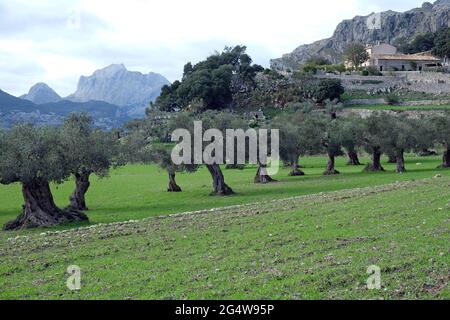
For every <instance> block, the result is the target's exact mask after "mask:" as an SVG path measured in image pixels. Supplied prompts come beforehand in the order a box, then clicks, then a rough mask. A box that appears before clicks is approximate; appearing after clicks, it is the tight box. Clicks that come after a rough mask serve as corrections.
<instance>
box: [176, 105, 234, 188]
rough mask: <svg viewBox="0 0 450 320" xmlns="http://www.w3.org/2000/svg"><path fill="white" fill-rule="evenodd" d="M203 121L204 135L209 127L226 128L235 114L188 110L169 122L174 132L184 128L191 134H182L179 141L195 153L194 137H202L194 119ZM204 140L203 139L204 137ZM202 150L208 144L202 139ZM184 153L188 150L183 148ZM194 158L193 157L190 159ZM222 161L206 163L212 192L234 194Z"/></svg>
mask: <svg viewBox="0 0 450 320" xmlns="http://www.w3.org/2000/svg"><path fill="white" fill-rule="evenodd" d="M197 120H198V121H199V120H201V121H202V124H203V125H202V132H201V134H202V136H203V134H204V133H205V131H206V130H208V129H212V128H215V129H218V130H221V129H223V128H226V127H227V126H228V124H230V123H231V122H232V121H233V116H232V115H231V114H227V113H221V112H213V111H210V112H206V113H204V114H202V115H193V114H189V113H186V112H180V113H178V114H176V115H175V116H174V117H173V118H172V119H171V120H170V122H169V128H170V130H171V131H172V132H173V131H174V130H177V129H184V130H186V133H188V134H189V137H184V136H181V137H180V139H182V141H178V142H179V143H182V144H183V145H184V146H185V147H187V148H189V149H190V151H191V153H192V154H193V151H194V150H195V146H194V144H195V142H194V138H197V139H198V138H200V139H201V138H202V137H196V136H195V132H194V121H197ZM187 138H189V141H186V140H187ZM202 140H203V139H202ZM200 147H201V150H199V151H200V152H201V153H202V154H203V152H204V151H205V147H206V144H205V143H204V142H203V141H202V143H201V144H200ZM182 151H183V154H184V152H185V151H186V150H184V149H183V150H182ZM190 160H192V159H190ZM220 165H221V163H217V162H211V163H209V164H206V165H205V166H206V168H207V169H208V171H209V173H210V175H211V178H212V185H213V191H212V192H211V195H220V196H225V195H231V194H234V191H233V189H231V188H230V187H229V186H228V185H227V184H226V183H225V178H224V175H223V172H222V169H221V168H220Z"/></svg>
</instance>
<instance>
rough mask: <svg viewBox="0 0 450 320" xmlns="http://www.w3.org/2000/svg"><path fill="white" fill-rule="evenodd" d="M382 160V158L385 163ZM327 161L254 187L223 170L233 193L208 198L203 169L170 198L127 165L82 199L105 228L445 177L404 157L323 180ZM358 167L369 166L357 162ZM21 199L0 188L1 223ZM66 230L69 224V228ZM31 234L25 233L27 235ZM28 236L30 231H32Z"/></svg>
mask: <svg viewBox="0 0 450 320" xmlns="http://www.w3.org/2000/svg"><path fill="white" fill-rule="evenodd" d="M385 160H387V159H385ZM326 161H327V159H326V157H307V158H304V159H301V160H300V163H301V165H302V166H304V168H303V169H302V170H303V171H304V172H305V173H306V176H304V177H289V176H288V173H289V169H281V170H280V172H279V173H278V175H277V176H275V179H277V180H278V182H277V183H271V184H267V185H256V184H254V183H253V178H254V175H255V173H256V167H247V168H246V169H244V170H224V171H223V172H224V175H225V180H226V182H227V183H228V185H230V186H231V187H232V188H233V190H234V191H235V192H236V193H237V194H236V195H234V196H229V197H212V196H210V195H209V194H210V192H211V191H212V186H211V177H210V175H209V172H208V171H207V170H206V169H205V168H202V169H200V170H199V171H198V172H195V173H181V174H177V182H178V184H179V185H180V186H181V188H182V189H183V192H181V193H169V192H166V190H167V183H168V178H167V173H166V172H165V171H164V170H161V169H160V168H159V167H158V166H154V165H128V166H126V167H122V168H119V169H116V170H113V171H111V174H110V177H109V178H105V179H98V178H97V177H95V176H93V177H92V178H91V188H90V189H89V192H88V193H87V195H86V199H87V200H86V201H87V205H88V207H89V209H90V210H89V212H88V215H89V218H90V220H91V221H90V222H91V223H108V222H117V221H125V220H130V219H142V218H146V217H151V216H158V215H164V214H169V213H178V212H185V211H194V210H200V209H205V208H216V207H223V206H229V205H235V204H243V203H251V202H259V201H265V200H270V199H276V198H286V197H291V196H297V195H306V194H314V193H319V192H327V191H336V190H342V189H351V188H357V187H365V186H371V185H381V184H386V183H392V182H395V181H404V180H413V179H423V178H430V177H433V176H434V175H435V174H437V173H440V174H443V175H445V174H449V175H450V172H448V170H442V169H436V168H437V167H438V166H439V164H440V162H441V157H440V156H436V157H416V156H414V155H410V156H408V157H407V158H406V168H407V170H409V171H408V172H407V173H405V174H401V175H400V174H397V173H395V172H394V169H395V164H388V163H386V162H385V163H383V166H384V167H385V169H386V170H387V171H386V172H384V173H375V174H367V173H363V172H362V170H363V168H364V166H356V167H353V166H347V165H346V161H347V159H346V158H344V157H340V158H337V163H336V164H337V169H338V170H339V171H340V172H341V175H337V176H331V177H330V176H323V175H322V172H323V171H324V168H325V165H326ZM361 162H362V163H367V162H369V159H368V158H361ZM73 188H74V183H73V182H72V181H68V182H66V183H64V184H62V185H53V186H52V190H53V195H54V198H55V201H56V203H57V205H59V206H60V207H64V206H66V205H67V204H68V198H69V196H70V194H71V192H72V191H73ZM22 203H23V198H22V194H21V189H20V185H19V184H16V185H10V186H4V185H0V224H1V225H3V224H4V223H5V222H7V221H9V220H12V219H14V218H15V217H16V216H17V215H18V214H19V213H20V211H21V205H22ZM68 227H70V225H69V226H68ZM26 232H30V231H26ZM31 232H33V231H31Z"/></svg>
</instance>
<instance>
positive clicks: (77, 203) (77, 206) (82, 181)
mask: <svg viewBox="0 0 450 320" xmlns="http://www.w3.org/2000/svg"><path fill="white" fill-rule="evenodd" d="M90 175H91V174H90V173H76V174H75V175H74V176H75V191H74V192H73V193H72V195H71V196H70V205H69V208H70V209H74V210H78V211H87V210H88V208H87V207H86V197H85V195H86V193H87V191H88V190H89V186H90V185H91V183H90V182H89V176H90Z"/></svg>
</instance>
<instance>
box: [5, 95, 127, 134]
mask: <svg viewBox="0 0 450 320" xmlns="http://www.w3.org/2000/svg"><path fill="white" fill-rule="evenodd" d="M72 112H87V113H89V114H90V115H91V117H92V118H93V120H94V123H95V125H96V126H97V127H100V128H104V129H111V128H115V127H119V126H121V125H122V124H123V123H125V122H126V121H128V120H130V118H129V117H128V116H127V115H126V114H124V113H123V112H122V111H121V108H120V107H118V106H116V105H112V104H109V103H107V102H104V101H88V102H73V101H69V100H59V101H57V102H49V103H44V104H35V103H33V102H31V101H29V100H25V99H21V98H17V97H14V96H12V95H10V94H8V93H6V92H4V91H2V90H0V127H11V126H13V125H14V124H17V123H21V122H27V123H33V124H36V125H59V124H61V123H62V121H63V120H64V118H65V117H67V116H68V115H69V114H70V113H72Z"/></svg>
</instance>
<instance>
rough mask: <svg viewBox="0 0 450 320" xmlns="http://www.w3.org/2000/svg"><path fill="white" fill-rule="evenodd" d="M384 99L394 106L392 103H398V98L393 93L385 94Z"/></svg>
mask: <svg viewBox="0 0 450 320" xmlns="http://www.w3.org/2000/svg"><path fill="white" fill-rule="evenodd" d="M385 100H386V102H387V104H389V105H390V106H394V105H398V104H400V99H399V97H398V96H396V95H395V94H389V95H387V96H386V98H385Z"/></svg>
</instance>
